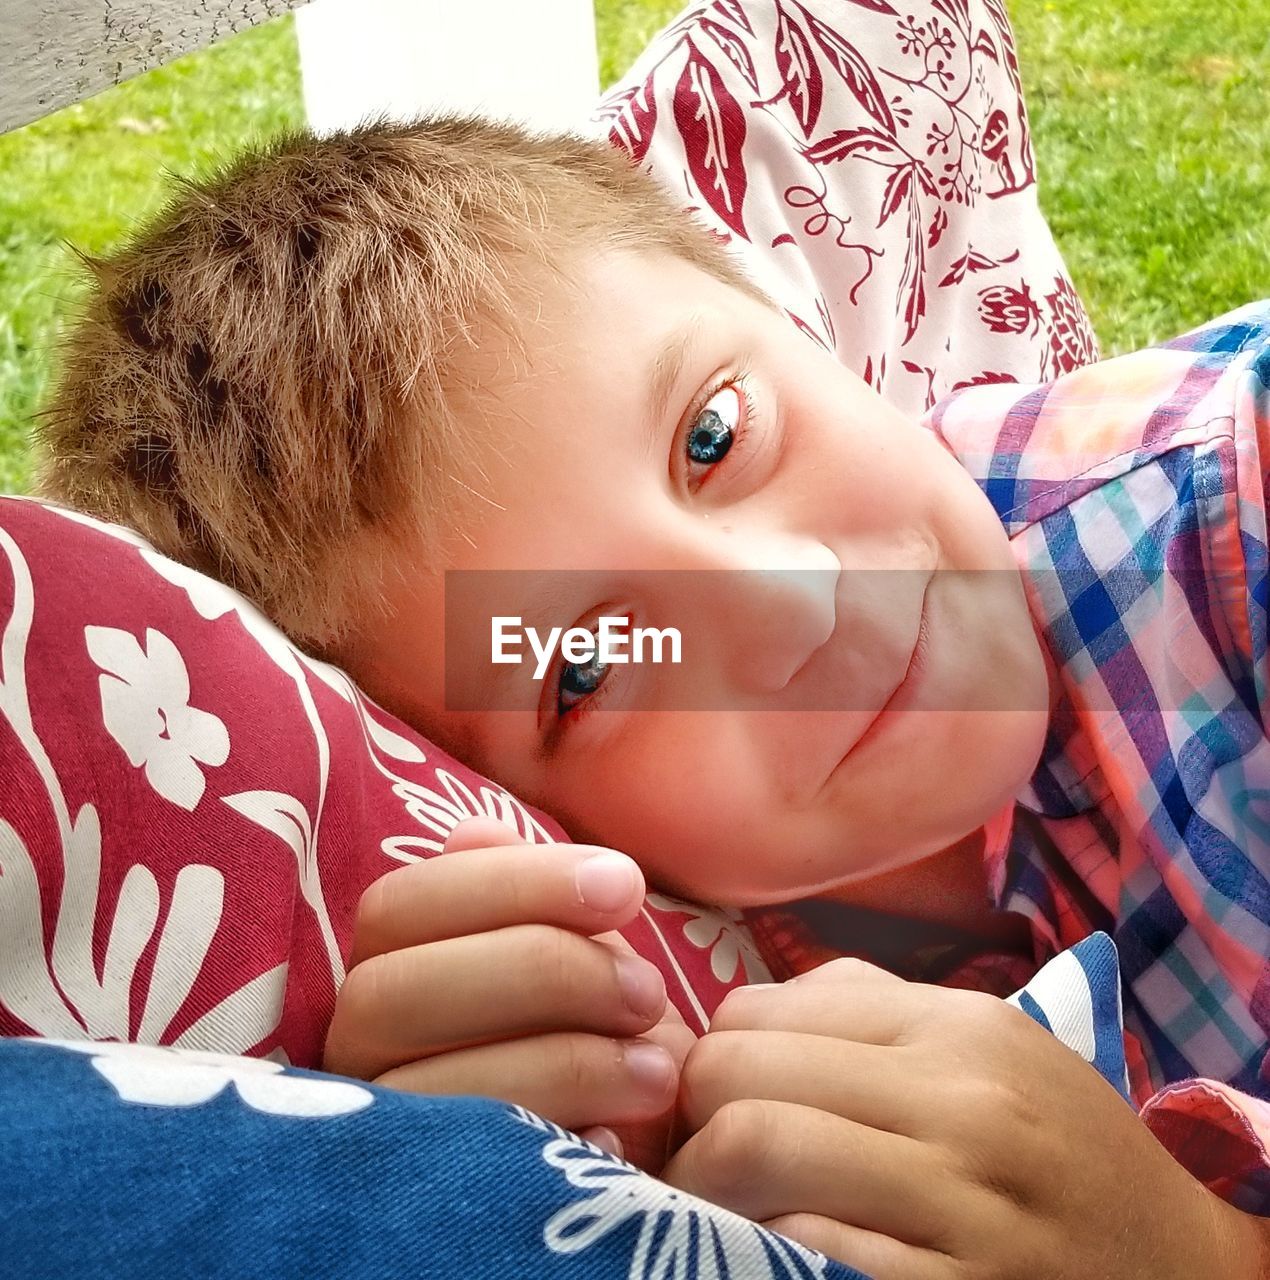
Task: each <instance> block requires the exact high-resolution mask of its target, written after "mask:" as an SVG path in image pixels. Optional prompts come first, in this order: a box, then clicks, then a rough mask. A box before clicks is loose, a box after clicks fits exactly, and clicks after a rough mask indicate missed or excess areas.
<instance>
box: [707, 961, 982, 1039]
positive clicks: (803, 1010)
mask: <svg viewBox="0 0 1270 1280" xmlns="http://www.w3.org/2000/svg"><path fill="white" fill-rule="evenodd" d="M932 991H935V992H936V993H937V996H936V997H932V996H931V992H932ZM956 994H957V993H955V992H946V991H943V990H942V989H941V988H931V987H927V986H923V985H922V984H920V983H916V982H905V981H904V980H903V979H902V978H897V977H895V975H894V974H890V973H887V972H886V971H885V970H884V969H879V968H877V967H876V966H875V965H871V964H867V963H865V962H864V961H863V960H852V959H843V960H833V961H830V963H829V964H826V965H822V966H821V967H820V968H819V969H813V970H812V971H811V972H810V973H806V974H803V975H802V976H801V977H799V978H796V979H795V980H794V981H792V982H785V983H781V984H758V985H755V986H748V987H737V988H735V989H734V990H732V991H730V992H728V995H727V997H726V998H725V999H724V1001H723V1003H722V1004H721V1005H720V1006H719V1008H718V1009H717V1010H716V1011H715V1014H714V1017H713V1018H711V1020H710V1030H711V1031H715V1030H719V1031H800V1032H805V1033H808V1034H812V1035H823V1036H836V1037H839V1038H841V1039H844V1040H855V1041H858V1042H860V1043H863V1044H877V1045H901V1044H906V1043H909V1042H910V1041H912V1040H913V1039H914V1038H915V1037H916V1035H917V1033H918V1031H919V1029H920V1028H921V1027H923V1026H924V1025H925V1023H926V1020H927V1019H928V1018H929V1016H930V1012H931V1009H932V1007H933V1006H934V1003H935V1000H936V999H937V998H938V995H943V996H946V997H948V996H951V997H954V998H955V996H956Z"/></svg>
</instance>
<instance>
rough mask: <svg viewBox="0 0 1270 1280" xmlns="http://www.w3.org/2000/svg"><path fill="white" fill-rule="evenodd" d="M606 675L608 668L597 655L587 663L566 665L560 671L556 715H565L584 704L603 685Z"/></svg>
mask: <svg viewBox="0 0 1270 1280" xmlns="http://www.w3.org/2000/svg"><path fill="white" fill-rule="evenodd" d="M608 673H609V668H608V666H607V665H606V664H605V663H603V662H601V661H600V658H599V655H598V654H597V655H596V656H595V657H594V658H592V659H591V660H590V661H589V662H569V663H566V664H565V665H564V666H563V667H562V668H561V669H560V683H559V693H558V694H557V697H556V708H557V713H558V714H559V715H562V716H564V715H567V714H568V713H569V712H570V711H572V710H573V709H574V707H577V706H579V705H580V704H581V703H583V702H585V701H586V700H587V699H588V698H589V697H591V695H592V694H594V693H595V692H596V690H597V689H599V687H600V686H601V685H602V684H603V683H604V681H605V679H606V677H607V676H608Z"/></svg>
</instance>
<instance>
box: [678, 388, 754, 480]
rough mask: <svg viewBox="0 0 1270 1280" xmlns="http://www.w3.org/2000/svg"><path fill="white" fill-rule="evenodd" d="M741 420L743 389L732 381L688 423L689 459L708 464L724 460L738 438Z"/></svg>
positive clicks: (712, 397)
mask: <svg viewBox="0 0 1270 1280" xmlns="http://www.w3.org/2000/svg"><path fill="white" fill-rule="evenodd" d="M740 423H741V392H740V391H739V390H738V389H737V388H736V387H734V386H731V385H729V386H726V387H721V388H720V389H719V390H718V391H716V392H715V393H714V395H712V396H711V397H710V399H709V400H708V401H706V404H705V406H704V407H703V408H702V410H701V412H700V413H698V414H697V416H696V418H695V419H694V420H693V422H692V423H691V424H690V425H689V427H688V438H687V440H686V442H685V444H686V447H687V453H688V460H689V461H690V462H696V463H699V464H700V465H702V466H707V467H711V466H714V465H715V464H716V463H719V462H722V461H723V459H724V457H726V456H727V452H728V450H729V449H731V448H732V445H733V444H734V443H735V441H736V433H737V428H738V427H739V426H740Z"/></svg>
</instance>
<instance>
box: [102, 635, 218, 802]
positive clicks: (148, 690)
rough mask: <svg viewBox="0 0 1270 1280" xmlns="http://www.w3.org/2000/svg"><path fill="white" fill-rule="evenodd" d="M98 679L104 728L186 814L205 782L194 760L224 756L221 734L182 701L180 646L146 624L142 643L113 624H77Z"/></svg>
mask: <svg viewBox="0 0 1270 1280" xmlns="http://www.w3.org/2000/svg"><path fill="white" fill-rule="evenodd" d="M84 640H85V643H86V644H87V646H88V653H89V656H90V657H91V658H92V660H93V661H94V662H95V663H96V664H97V665H98V666H99V667H101V668H102V670H103V671H105V672H107V673H108V674H106V675H103V676H102V677H101V679H100V681H99V685H100V690H101V715H102V721H103V723H104V724H105V726H106V731H107V732H108V733H109V734H110V736H111V737H112V738H114V740H115V741H116V742H117V743H118V744H119V745H120V747H122V748H123V751H124V754H125V755H126V756H127V757H128V761H129V763H130V764H132V765H133V766H134V767H136V768H140V767H142V766H144V767H145V775H146V781H147V782H149V784H150V785H151V786H152V787H153V788H154V789H155V791H157V792H158V793H159V795H161V796H162V797H163V798H164V799H165V800H169V801H171V802H172V803H173V804H175V805H179V806H180V807H181V808H182V809H187V810H190V811H191V812H192V811H193V810H194V809H195V808H197V806H198V802H199V801H200V800H201V799H202V798H203V792H204V790H205V789H206V787H207V782H206V779H205V778H204V776H203V771H202V769H200V768H199V765H200V764H206V765H212V766H217V765H222V764H224V763H225V761H226V760H228V759H229V733H228V731H227V730H226V728H225V725H224V722H223V721H222V720H221V719H220V718H219V717H218V716H215V715H213V714H212V713H211V712H210V711H201V710H199V709H198V708H197V707H192V706H190V677H189V672H188V671H187V670H186V667H185V660H184V659H183V658H182V657H181V653H180V650H179V649H177V647H176V645H174V644H173V643H172V641H171V640H170V639H168V637H167V636H166V635H164V634H163V632H161V631H156V630H155V629H154V628H153V627H147V628H146V640H145V647H144V648H142V646H141V644H140V643H139V642H138V640H137V638H136V636H134V635H132V633H131V632H128V631H120V630H118V629H117V628H115V627H85V628H84Z"/></svg>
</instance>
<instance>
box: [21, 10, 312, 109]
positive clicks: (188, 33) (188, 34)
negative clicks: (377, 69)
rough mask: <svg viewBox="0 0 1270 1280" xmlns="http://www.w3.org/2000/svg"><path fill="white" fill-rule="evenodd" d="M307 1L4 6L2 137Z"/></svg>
mask: <svg viewBox="0 0 1270 1280" xmlns="http://www.w3.org/2000/svg"><path fill="white" fill-rule="evenodd" d="M303 2H304V0H0V132H4V131H5V130H6V129H15V128H17V126H18V125H22V124H26V123H27V122H28V121H31V120H36V119H38V118H39V117H40V116H43V115H48V113H49V112H51V111H56V110H57V109H58V108H59V107H64V106H67V105H68V104H70V103H72V102H78V101H79V100H80V99H81V98H87V97H90V96H91V95H92V94H94V93H99V92H100V91H101V90H102V89H106V88H109V86H111V85H113V84H119V83H120V81H123V80H127V79H129V78H130V77H131V76H135V75H139V74H140V73H141V72H142V71H149V70H150V68H151V67H157V66H160V65H161V64H162V63H164V62H170V61H171V60H172V59H173V58H178V57H180V56H181V54H183V53H190V52H192V51H193V50H195V49H201V48H202V47H203V46H204V45H207V44H211V43H212V42H213V41H215V40H219V39H221V37H223V36H227V35H232V34H233V33H234V32H235V31H242V30H244V29H245V28H247V27H250V26H254V25H255V24H256V23H258V22H263V21H265V19H267V18H273V17H277V16H278V15H279V14H282V13H286V12H287V10H288V9H294V8H296V7H297V6H298V5H299V4H302V3H303Z"/></svg>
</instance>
